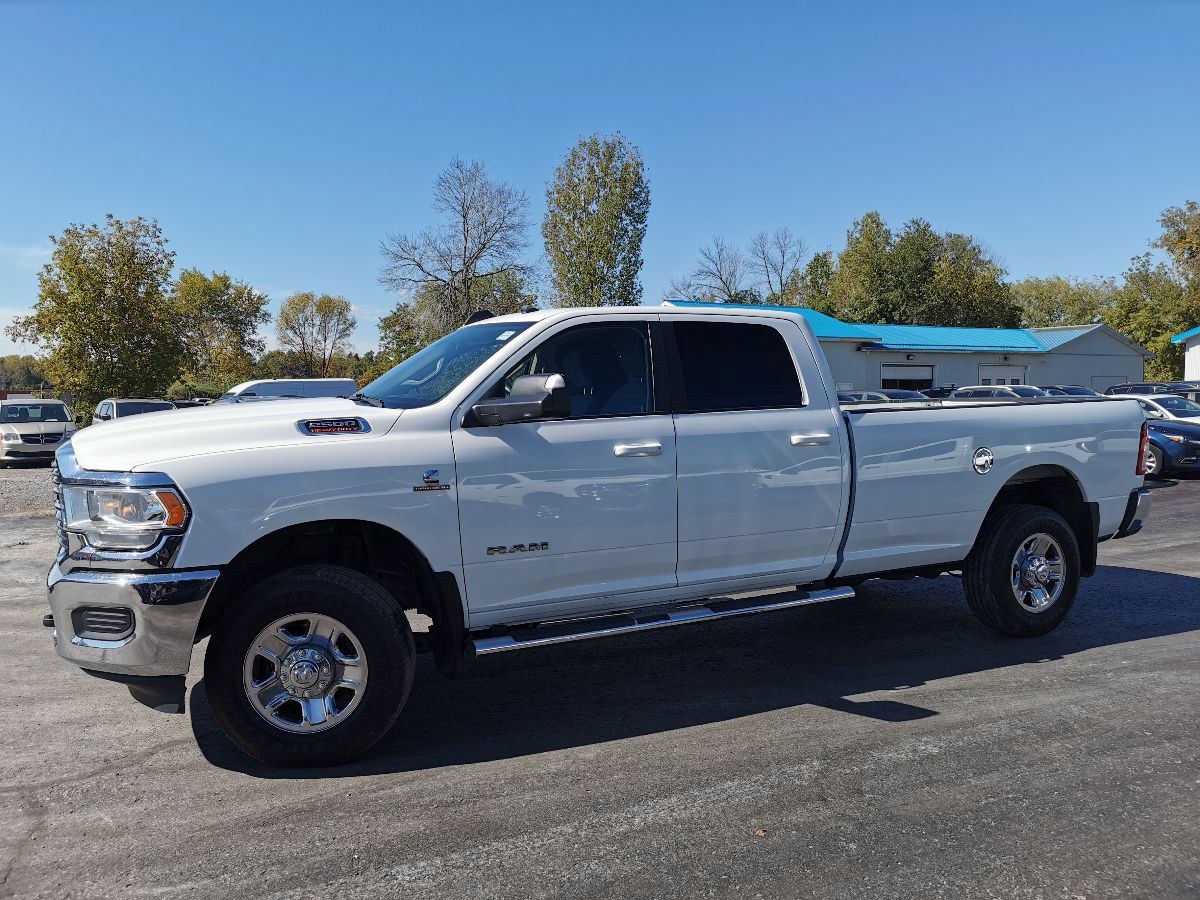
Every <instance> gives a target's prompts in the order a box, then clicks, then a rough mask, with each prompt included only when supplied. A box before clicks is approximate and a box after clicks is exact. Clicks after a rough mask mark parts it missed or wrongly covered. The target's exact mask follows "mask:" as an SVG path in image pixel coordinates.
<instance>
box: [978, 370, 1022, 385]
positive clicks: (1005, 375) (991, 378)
mask: <svg viewBox="0 0 1200 900" xmlns="http://www.w3.org/2000/svg"><path fill="white" fill-rule="evenodd" d="M979 383H980V384H1024V383H1025V367H1024V366H980V367H979Z"/></svg>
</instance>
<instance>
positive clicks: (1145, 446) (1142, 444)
mask: <svg viewBox="0 0 1200 900" xmlns="http://www.w3.org/2000/svg"><path fill="white" fill-rule="evenodd" d="M1149 450H1150V426H1149V425H1148V424H1146V423H1145V422H1143V423H1142V439H1141V440H1140V441H1138V458H1137V469H1136V472H1137V474H1138V475H1145V474H1146V454H1147V453H1148V452H1149Z"/></svg>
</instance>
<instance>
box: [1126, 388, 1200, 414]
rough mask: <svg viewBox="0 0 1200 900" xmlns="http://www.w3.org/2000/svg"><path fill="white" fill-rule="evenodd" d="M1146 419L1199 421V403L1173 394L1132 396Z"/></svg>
mask: <svg viewBox="0 0 1200 900" xmlns="http://www.w3.org/2000/svg"><path fill="white" fill-rule="evenodd" d="M1130 396H1132V398H1133V399H1134V400H1136V401H1137V402H1138V403H1139V404H1140V405H1141V407H1142V409H1143V410H1144V411H1145V413H1146V418H1147V419H1184V420H1193V419H1200V403H1194V402H1192V401H1191V400H1188V399H1187V398H1185V397H1177V396H1175V395H1174V394H1132V395H1130Z"/></svg>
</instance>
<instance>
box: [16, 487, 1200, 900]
mask: <svg viewBox="0 0 1200 900" xmlns="http://www.w3.org/2000/svg"><path fill="white" fill-rule="evenodd" d="M5 474H6V475H8V474H11V473H5ZM18 477H28V478H30V479H32V480H34V483H35V484H37V485H39V486H37V487H34V488H32V489H28V490H26V489H25V488H22V489H21V491H18V492H16V493H15V494H13V495H12V496H17V494H19V495H20V496H21V497H22V498H34V499H27V500H25V501H23V502H24V503H25V506H27V507H29V508H23V509H17V508H14V506H20V505H21V504H20V503H15V502H13V501H11V499H10V497H9V495H7V494H6V495H5V497H4V502H3V503H0V572H2V575H3V577H2V578H0V635H2V637H3V642H4V644H3V646H4V652H3V653H2V654H0V660H3V665H2V666H0V684H2V685H3V687H2V689H0V897H7V896H15V897H22V898H35V897H36V898H65V897H72V898H136V897H167V898H171V897H186V898H188V900H203V898H226V897H265V898H295V900H300V898H326V897H338V898H346V900H352V898H389V897H396V898H400V897H404V898H417V897H448V898H450V897H452V898H533V897H570V898H589V897H595V898H609V897H680V898H700V897H730V898H734V897H736V898H755V897H763V898H799V897H831V898H859V897H905V898H917V897H945V898H954V900H962V898H976V897H980V898H982V897H996V898H1031V900H1033V898H1045V900H1071V898H1101V897H1154V898H1166V897H1196V896H1200V726H1198V724H1197V712H1198V711H1200V691H1198V688H1200V552H1198V551H1200V536H1198V535H1197V522H1198V516H1197V509H1198V508H1197V503H1198V501H1200V481H1185V482H1182V483H1177V482H1163V483H1161V484H1159V485H1157V486H1156V488H1155V506H1154V510H1153V516H1152V518H1151V521H1150V523H1149V525H1148V526H1147V528H1146V529H1145V530H1144V531H1143V532H1142V533H1141V534H1139V535H1136V536H1134V537H1131V538H1128V539H1126V540H1123V541H1112V542H1109V543H1106V544H1104V545H1102V547H1101V551H1100V564H1101V567H1100V571H1099V573H1098V574H1097V576H1096V577H1094V578H1092V579H1090V580H1088V581H1086V582H1085V583H1084V586H1083V588H1082V589H1081V592H1080V596H1079V600H1078V602H1077V604H1076V606H1075V609H1074V610H1073V612H1072V613H1071V616H1070V617H1069V618H1068V619H1067V621H1066V622H1065V623H1064V624H1063V625H1062V626H1061V627H1060V628H1059V629H1058V630H1057V631H1055V632H1054V633H1052V634H1051V635H1048V636H1046V637H1044V638H1037V639H1031V640H1017V639H1012V638H1006V637H1001V636H998V635H996V634H993V633H992V632H990V631H988V630H987V629H985V628H984V627H983V626H982V625H980V624H978V623H977V622H976V621H975V619H974V618H973V617H972V616H971V614H970V612H969V611H968V609H967V607H966V603H965V602H964V600H963V598H962V591H961V588H960V585H959V583H958V581H957V580H956V579H954V578H951V577H946V576H944V577H942V578H939V579H937V580H934V581H928V580H924V581H918V580H914V581H905V582H873V583H871V584H869V585H867V586H865V587H864V588H863V590H862V591H861V592H860V596H859V598H858V599H856V600H853V601H846V602H842V603H837V604H821V605H818V606H813V607H805V608H801V609H795V610H790V611H786V612H780V613H773V614H768V615H762V616H754V617H750V618H746V619H739V620H731V621H725V622H719V623H712V624H707V625H700V626H694V627H689V628H677V629H669V630H666V631H660V632H654V633H649V634H642V635H638V636H634V637H627V638H616V639H610V640H601V641H591V642H585V643H581V644H575V645H565V646H559V647H552V648H546V649H541V650H529V651H524V652H520V653H514V654H506V655H504V656H502V657H492V658H489V659H486V660H482V661H480V663H479V664H478V665H477V666H476V668H475V669H474V671H473V672H472V673H471V674H470V675H469V676H468V677H466V678H463V679H460V680H458V681H449V680H447V679H445V678H443V677H442V676H440V675H438V674H437V673H436V672H435V671H434V670H433V668H432V666H431V665H429V661H428V659H423V660H422V663H421V665H420V666H419V668H418V675H417V684H416V687H415V688H414V690H413V696H412V699H411V700H410V702H409V706H408V708H407V709H406V711H405V712H404V714H403V715H402V716H401V718H400V720H399V722H398V723H397V726H396V727H395V729H394V730H393V731H392V733H391V734H390V735H389V736H388V737H387V738H385V739H384V741H383V742H382V743H381V744H380V745H378V746H377V747H376V748H375V749H374V750H373V751H372V752H371V753H370V754H369V755H368V756H366V757H364V758H363V759H361V760H360V761H358V762H356V763H354V764H352V765H349V766H345V767H341V768H337V769H327V770H321V771H311V772H297V771H287V770H279V769H269V768H265V767H262V766H260V765H258V764H256V763H253V762H251V761H250V760H248V759H246V758H245V757H243V756H241V755H240V754H239V753H238V752H237V751H236V750H235V749H234V748H233V747H232V746H231V745H230V744H229V743H228V742H227V741H226V740H225V739H224V737H223V736H222V735H221V733H220V732H219V731H218V730H217V728H216V726H215V724H214V723H213V720H212V717H211V714H210V712H209V710H208V706H207V704H206V702H205V699H204V684H203V682H202V681H201V680H200V679H199V673H200V669H201V666H200V658H201V656H200V654H201V652H202V650H203V648H202V647H201V648H199V649H198V652H197V653H196V655H195V657H194V660H193V675H192V676H191V677H190V678H189V687H190V693H189V697H188V703H189V710H188V713H187V714H185V715H182V716H168V715H164V714H161V713H156V712H153V711H151V710H149V709H146V708H144V707H142V706H139V705H138V704H136V703H135V702H134V701H133V700H132V699H131V698H130V697H129V695H128V694H127V693H126V691H125V690H124V689H123V688H122V687H120V686H119V685H115V684H111V683H108V682H105V681H100V680H97V679H95V678H92V677H89V676H88V675H86V674H83V673H81V672H80V671H79V670H78V669H75V668H73V667H72V666H70V665H68V664H67V663H65V662H62V661H61V660H59V659H58V657H57V656H56V655H55V654H54V652H53V650H52V648H51V646H50V633H49V631H48V630H46V629H44V628H42V627H41V624H40V619H41V616H42V614H43V613H44V612H45V611H46V609H45V600H44V591H45V585H44V577H45V573H46V569H47V568H48V566H49V564H50V562H51V558H52V555H53V547H54V542H53V527H52V526H53V522H52V519H51V517H50V513H49V510H48V509H46V508H45V507H44V506H39V504H40V503H41V500H39V499H36V498H41V497H44V496H46V494H45V491H44V484H42V483H41V482H37V481H36V480H37V479H39V478H45V477H46V475H45V470H33V471H30V472H26V473H23V475H22V476H18ZM0 488H2V485H0ZM35 507H36V508H35Z"/></svg>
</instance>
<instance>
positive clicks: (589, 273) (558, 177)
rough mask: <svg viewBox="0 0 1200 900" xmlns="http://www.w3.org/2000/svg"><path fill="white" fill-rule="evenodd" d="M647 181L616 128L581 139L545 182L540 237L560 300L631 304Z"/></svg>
mask: <svg viewBox="0 0 1200 900" xmlns="http://www.w3.org/2000/svg"><path fill="white" fill-rule="evenodd" d="M649 211H650V185H649V182H648V181H647V180H646V172H645V166H644V165H643V163H642V157H641V154H640V153H639V152H638V149H637V147H635V146H633V145H632V144H630V143H628V142H627V141H626V140H625V138H624V137H623V136H622V135H621V134H620V133H619V132H618V133H617V134H614V135H609V136H604V135H600V134H593V135H592V136H591V137H587V138H580V139H579V142H578V143H577V144H576V145H575V146H574V147H572V148H571V151H570V152H569V153H568V154H567V156H566V158H565V159H564V160H563V161H562V162H561V163H560V164H559V166H558V168H556V169H555V170H554V178H553V180H552V181H551V183H550V186H549V187H547V188H546V218H545V220H544V221H543V222H542V237H543V238H545V241H546V257H547V258H548V259H549V261H550V268H551V271H552V273H553V278H554V288H555V290H556V292H557V294H558V303H559V304H560V305H562V306H636V305H637V304H638V302H639V301H640V300H641V296H642V286H641V284H640V283H639V282H638V272H640V271H641V268H642V239H643V238H644V237H645V236H646V217H647V215H648V213H649Z"/></svg>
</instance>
